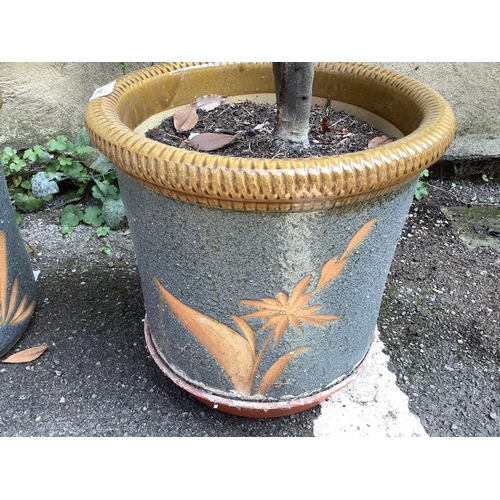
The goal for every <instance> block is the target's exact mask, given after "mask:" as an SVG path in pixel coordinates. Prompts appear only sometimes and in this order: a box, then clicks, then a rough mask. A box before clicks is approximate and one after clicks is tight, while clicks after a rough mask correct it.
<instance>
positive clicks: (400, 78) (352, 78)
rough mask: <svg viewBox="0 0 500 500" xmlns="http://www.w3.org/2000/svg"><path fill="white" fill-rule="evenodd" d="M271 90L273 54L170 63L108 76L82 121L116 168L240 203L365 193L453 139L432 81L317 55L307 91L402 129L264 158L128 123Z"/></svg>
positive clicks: (194, 194)
mask: <svg viewBox="0 0 500 500" xmlns="http://www.w3.org/2000/svg"><path fill="white" fill-rule="evenodd" d="M273 92H274V80H273V74H272V66H271V63H225V64H212V63H211V64H201V63H168V64H160V65H157V66H152V67H150V68H147V69H144V70H140V71H137V72H134V73H131V74H129V75H126V76H124V77H121V78H119V79H118V80H116V82H114V86H113V87H112V90H111V92H110V93H108V94H106V95H103V96H102V97H96V98H93V99H92V100H91V101H90V102H89V104H88V105H87V109H86V111H85V124H86V127H87V130H88V132H89V135H90V138H91V140H92V142H93V143H94V145H95V146H96V147H97V148H98V149H99V150H100V151H101V152H102V153H103V154H104V155H105V156H106V157H108V158H109V159H110V160H111V161H112V162H113V163H114V164H115V165H116V166H117V167H118V168H119V169H121V170H122V171H123V172H125V173H126V174H127V175H129V176H131V177H132V178H134V179H135V180H136V181H138V182H140V183H142V184H143V185H145V186H147V187H148V188H150V189H153V190H155V191H157V192H159V193H163V194H165V195H167V196H170V197H172V198H175V199H180V200H184V201H188V202H190V203H196V204H203V205H208V206H213V207H219V208H230V209H233V210H245V211H261V210H263V211H291V210H293V211H305V210H315V209H318V208H321V207H329V206H334V205H343V204H346V203H353V202H357V201H361V200H365V199H368V198H371V197H373V196H376V195H378V194H381V193H385V192H388V191H391V190H393V189H395V188H397V187H398V186H400V185H402V184H405V183H406V182H409V181H411V180H414V179H416V177H418V175H419V174H420V172H422V171H423V170H425V169H426V168H428V167H429V166H431V165H432V164H434V163H435V162H436V161H437V160H438V159H439V158H440V157H441V156H442V155H443V154H444V152H445V151H446V149H447V148H448V147H449V145H450V144H451V141H452V139H453V136H454V133H455V117H454V113H453V111H452V109H451V107H450V106H449V104H448V103H447V102H446V101H445V100H444V99H443V98H442V97H441V96H440V95H439V94H437V93H436V92H435V91H433V90H432V89H431V88H430V87H428V86H426V85H424V84H422V83H420V82H419V81H417V80H414V79H412V78H410V77H407V76H405V75H401V74H399V73H396V72H394V71H391V70H387V69H384V68H379V67H376V66H372V65H366V64H361V63H316V65H315V76H314V86H313V95H314V96H315V97H320V98H329V99H332V100H334V101H340V102H342V103H346V104H348V105H351V106H355V107H357V108H361V109H362V110H366V111H367V112H368V113H369V114H372V115H376V116H378V117H380V118H382V119H383V120H386V121H387V122H389V123H390V124H392V125H393V126H394V127H396V128H397V129H398V130H400V131H401V132H402V134H403V137H402V138H401V139H398V140H396V141H394V142H392V143H389V144H386V145H383V146H379V147H377V148H373V149H369V150H364V151H360V152H357V153H349V154H345V155H339V156H330V157H320V158H298V159H293V160H268V159H248V158H237V157H225V156H219V155H214V154H208V153H200V152H194V151H186V150H183V149H178V148H174V147H171V146H167V145H164V144H161V143H159V142H157V141H154V140H151V139H147V138H145V137H143V136H141V135H139V134H138V133H136V132H134V129H135V128H136V127H137V126H138V125H140V124H141V123H143V122H144V121H146V120H147V119H149V118H150V117H151V116H153V115H156V114H158V113H161V112H164V111H165V110H167V109H171V108H175V107H178V106H181V105H184V104H188V103H190V102H192V101H194V100H195V99H196V98H197V97H200V96H202V95H206V94H220V95H224V96H234V95H242V94H266V93H273Z"/></svg>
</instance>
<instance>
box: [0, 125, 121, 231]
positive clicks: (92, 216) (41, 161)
mask: <svg viewBox="0 0 500 500" xmlns="http://www.w3.org/2000/svg"><path fill="white" fill-rule="evenodd" d="M0 155H1V159H2V163H3V168H4V173H5V177H6V180H7V186H8V190H9V196H10V198H11V200H12V203H13V206H14V211H15V214H16V219H17V220H18V222H20V221H21V220H22V216H21V213H22V212H33V211H36V210H39V209H40V208H41V207H42V206H43V203H44V202H47V201H50V200H51V199H52V197H53V195H54V194H57V193H59V194H64V197H63V202H64V204H65V207H64V209H63V210H62V212H61V216H60V224H61V229H60V230H61V233H62V234H69V233H71V232H73V231H74V230H75V228H76V226H78V224H80V223H84V224H88V225H91V226H93V227H95V228H96V234H97V236H99V237H103V236H105V235H106V234H107V233H108V232H109V230H110V229H117V228H118V227H119V226H120V224H121V223H122V222H123V220H124V219H125V209H124V206H123V202H122V199H121V196H120V191H119V188H118V183H117V179H116V169H115V166H114V165H113V164H112V163H111V162H110V161H109V160H108V159H107V158H106V157H105V156H103V155H102V154H101V153H99V152H98V151H97V150H96V149H94V148H93V146H92V144H91V141H90V137H89V136H88V133H87V131H86V129H85V128H82V129H81V130H80V131H79V132H78V134H77V136H76V138H75V141H74V142H72V141H70V140H69V139H68V138H67V137H66V136H64V135H60V136H58V137H57V138H55V139H51V140H50V141H48V142H47V144H45V145H44V146H42V145H37V146H34V147H32V148H29V149H27V150H25V151H24V153H22V156H20V155H21V153H19V154H18V151H16V150H15V149H12V148H10V147H6V148H4V149H3V150H0ZM89 198H90V199H91V198H93V199H94V200H95V203H94V204H92V205H91V206H89V207H88V208H87V209H86V210H85V212H84V211H83V210H81V209H80V208H78V203H79V202H80V201H82V200H84V199H87V200H88V199H89Z"/></svg>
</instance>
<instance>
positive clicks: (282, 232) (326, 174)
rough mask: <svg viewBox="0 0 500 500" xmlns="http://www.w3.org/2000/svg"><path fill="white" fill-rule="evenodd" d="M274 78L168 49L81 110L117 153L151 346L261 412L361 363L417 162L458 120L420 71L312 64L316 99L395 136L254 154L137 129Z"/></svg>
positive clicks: (324, 387) (176, 374)
mask: <svg viewBox="0 0 500 500" xmlns="http://www.w3.org/2000/svg"><path fill="white" fill-rule="evenodd" d="M273 92H274V82H273V75H272V67H271V64H225V65H208V64H207V65H190V64H166V65H158V66H154V67H152V68H148V69H145V70H142V71H138V72H136V73H132V74H130V75H127V76H125V77H122V78H120V79H118V80H117V81H116V82H113V84H111V85H110V86H108V87H106V88H103V89H100V91H99V92H98V94H100V96H99V97H95V98H93V99H92V100H91V101H90V102H89V104H88V106H87V109H86V113H85V122H86V126H87V129H88V131H89V134H90V137H91V139H92V141H93V143H94V144H95V146H96V147H97V148H98V149H99V150H100V151H101V152H102V153H103V154H104V155H106V156H107V157H108V158H109V159H110V160H111V161H112V162H113V163H114V164H115V165H116V166H117V167H118V175H119V183H120V188H121V192H122V195H123V199H124V203H125V207H126V210H127V217H128V221H129V224H130V228H131V231H132V236H133V240H134V245H135V251H136V255H137V260H138V265H139V270H140V274H141V280H142V287H143V293H144V300H145V306H146V312H147V319H146V322H145V333H146V341H147V345H148V347H149V350H150V352H151V354H152V356H153V358H154V359H155V361H156V362H157V363H158V365H159V366H160V368H161V369H162V370H163V372H164V373H165V374H166V375H167V376H168V377H170V378H171V379H172V380H173V381H174V382H175V383H176V384H178V385H179V386H181V387H183V388H184V389H186V390H187V391H188V392H189V393H191V394H192V395H193V396H194V397H196V398H197V399H199V400H201V401H203V402H204V403H205V404H207V405H209V406H211V407H214V408H218V409H219V410H222V411H225V412H228V413H232V414H235V415H242V416H250V417H259V418H260V417H274V416H281V415H288V414H292V413H296V412H299V411H303V410H305V409H308V408H310V407H312V406H314V405H316V404H318V403H319V402H321V401H322V400H324V399H325V398H327V397H328V396H330V395H331V394H333V393H334V392H335V391H337V390H339V389H340V388H342V387H344V386H345V385H346V384H347V383H349V382H350V381H351V380H352V379H353V378H354V377H355V376H356V375H357V374H358V373H359V372H360V371H361V370H362V368H363V362H364V359H365V357H366V355H367V353H368V351H369V348H370V345H371V343H372V341H373V338H374V334H375V332H376V322H377V316H378V312H379V307H380V303H381V299H382V293H383V289H384V285H385V281H386V278H387V274H388V271H389V268H390V265H391V260H392V258H393V254H394V251H395V247H396V243H397V239H398V236H399V234H400V232H401V229H402V227H403V224H404V221H405V218H406V215H407V213H408V210H409V207H410V205H411V202H412V197H413V192H414V189H415V185H416V182H417V181H418V177H419V174H420V172H421V171H422V170H424V169H425V168H427V167H429V166H430V165H432V164H433V163H434V162H436V161H437V160H438V159H439V157H440V156H441V155H442V154H443V153H444V152H445V150H446V149H447V148H448V146H449V144H450V142H451V140H452V137H453V134H454V130H455V121H454V115H453V112H452V110H451V108H450V107H449V106H448V104H447V103H446V102H445V101H444V100H443V99H442V98H441V97H440V96H439V95H437V94H436V93H435V92H434V91H433V90H431V89H430V88H428V87H427V86H425V85H423V84H421V83H419V82H417V81H415V80H413V79H411V78H408V77H406V76H403V75H400V74H397V73H394V72H392V71H388V70H385V69H380V68H376V67H372V66H367V65H362V64H344V63H342V64H334V63H325V64H318V65H316V68H315V78H314V87H313V95H314V96H315V98H318V99H327V98H329V99H331V100H332V107H335V108H336V109H345V110H346V111H348V112H350V113H352V114H355V115H357V116H359V117H360V118H362V119H364V120H365V121H368V122H369V123H371V124H372V125H374V126H376V127H377V128H379V129H380V130H382V131H383V132H384V133H386V135H389V136H393V137H397V138H398V139H397V140H396V141H394V142H392V143H390V144H387V145H384V146H381V147H378V148H374V149H370V150H365V151H362V152H358V153H351V154H346V155H342V156H333V157H322V158H309V159H296V160H264V159H242V158H234V157H223V156H218V155H216V154H205V153H199V152H190V151H185V150H181V149H177V148H172V147H169V146H166V145H163V144H160V143H158V142H155V141H152V140H149V139H146V138H145V137H144V135H143V133H142V131H143V130H144V129H147V128H151V127H153V126H155V125H156V124H157V123H159V121H161V119H162V118H163V117H164V113H165V112H168V111H169V110H172V109H174V108H176V107H178V106H182V105H185V104H188V103H190V102H192V101H193V100H194V99H195V98H197V97H199V96H202V95H206V94H221V95H225V96H246V97H250V98H262V97H263V96H264V97H266V96H267V97H272V96H273ZM170 112H171V111H170Z"/></svg>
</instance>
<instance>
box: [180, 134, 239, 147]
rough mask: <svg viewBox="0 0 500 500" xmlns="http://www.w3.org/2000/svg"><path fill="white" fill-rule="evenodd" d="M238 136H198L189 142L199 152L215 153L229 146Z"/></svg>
mask: <svg viewBox="0 0 500 500" xmlns="http://www.w3.org/2000/svg"><path fill="white" fill-rule="evenodd" d="M235 137H236V136H234V135H230V134H214V133H210V132H208V133H206V134H198V135H196V136H194V137H193V138H192V139H190V140H189V144H190V145H191V146H192V147H193V148H194V149H196V150H197V151H213V150H214V149H219V148H222V147H224V146H225V145H226V144H229V143H230V142H231V141H232V140H233V139H234V138H235Z"/></svg>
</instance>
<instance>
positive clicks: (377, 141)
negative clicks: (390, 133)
mask: <svg viewBox="0 0 500 500" xmlns="http://www.w3.org/2000/svg"><path fill="white" fill-rule="evenodd" d="M392 141H394V138H393V137H387V136H386V135H381V136H379V137H374V138H373V139H372V140H371V141H370V142H369V143H368V149H372V148H376V147H377V146H382V145H383V144H388V143H389V142H392Z"/></svg>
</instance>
